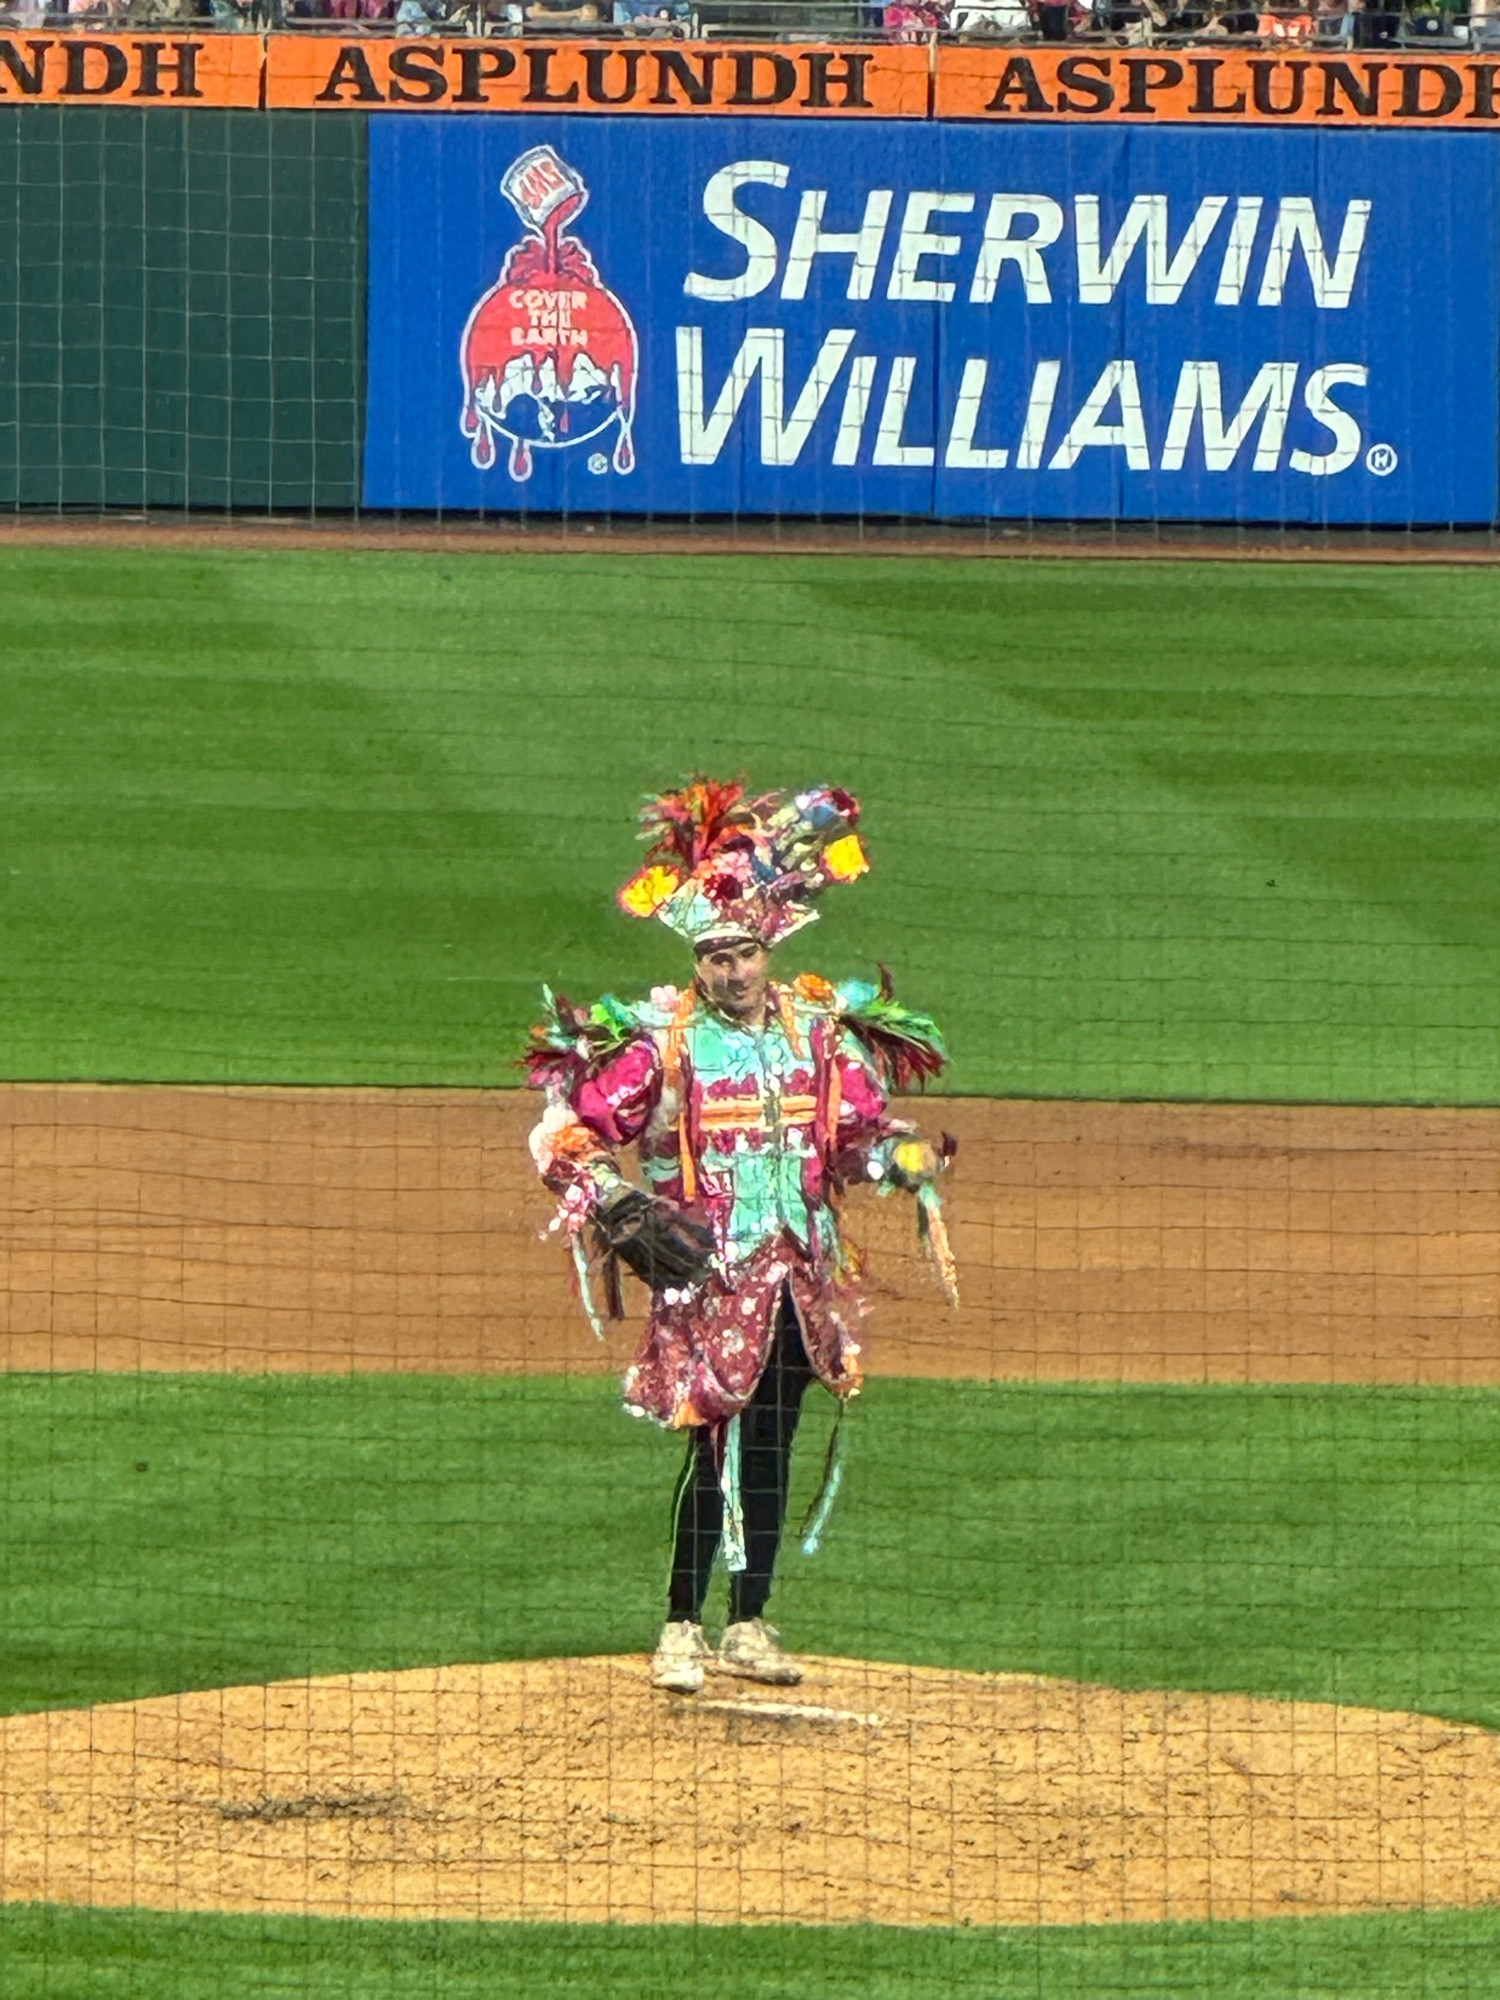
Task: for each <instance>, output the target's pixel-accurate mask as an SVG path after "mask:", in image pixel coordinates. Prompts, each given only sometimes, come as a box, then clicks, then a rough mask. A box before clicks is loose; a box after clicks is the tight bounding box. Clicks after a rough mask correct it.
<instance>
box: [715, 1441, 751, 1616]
mask: <svg viewBox="0 0 1500 2000" xmlns="http://www.w3.org/2000/svg"><path fill="white" fill-rule="evenodd" d="M719 1491H720V1493H721V1494H722V1495H723V1497H724V1528H723V1535H722V1539H721V1542H720V1547H721V1548H722V1549H723V1551H724V1567H725V1569H727V1570H728V1571H729V1573H730V1574H731V1576H738V1575H739V1574H740V1572H741V1571H742V1570H743V1569H744V1568H745V1510H744V1507H743V1505H742V1504H741V1500H740V1420H739V1418H738V1417H737V1416H735V1417H731V1418H730V1419H729V1422H728V1423H727V1424H726V1425H725V1426H724V1456H723V1458H722V1459H721V1460H720V1463H719Z"/></svg>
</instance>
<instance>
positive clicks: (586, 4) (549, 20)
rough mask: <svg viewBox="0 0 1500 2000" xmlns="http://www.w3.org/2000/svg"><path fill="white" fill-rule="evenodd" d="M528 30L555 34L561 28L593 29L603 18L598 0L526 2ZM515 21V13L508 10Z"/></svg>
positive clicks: (534, 0)
mask: <svg viewBox="0 0 1500 2000" xmlns="http://www.w3.org/2000/svg"><path fill="white" fill-rule="evenodd" d="M524 4H525V21H526V25H527V27H528V28H540V29H542V30H543V31H544V32H546V33H548V34H554V33H556V32H557V30H559V29H561V28H592V27H595V26H596V25H597V24H598V22H599V20H600V19H601V18H602V13H603V9H602V8H601V6H600V5H599V4H598V0H524ZM506 11H507V13H510V14H511V16H512V19H514V13H513V11H512V10H511V9H510V8H507V10H506Z"/></svg>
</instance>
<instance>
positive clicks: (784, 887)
mask: <svg viewBox="0 0 1500 2000" xmlns="http://www.w3.org/2000/svg"><path fill="white" fill-rule="evenodd" d="M858 824H859V801H858V799H855V798H852V797H851V796H850V795H849V793H848V792H841V791H838V790H836V789H835V788H834V787H833V786H831V785H819V786H816V787H815V788H814V789H812V790H811V791H806V792H762V793H761V795H760V796H759V797H758V798H749V797H747V796H746V791H745V787H744V785H742V784H739V783H737V782H730V783H728V784H720V783H717V782H716V781H715V780H714V779H712V778H704V777H695V778H692V779H691V780H689V782H688V783H687V784H686V785H684V786H683V788H682V790H681V791H680V792H663V793H662V795H661V797H660V798H656V799H648V800H647V801H646V803H645V805H644V806H642V808H641V838H642V840H645V841H648V842H649V843H650V845H649V847H648V848H647V851H646V862H645V866H644V867H643V868H641V869H640V870H639V872H638V873H637V874H635V875H633V876H632V877H631V878H630V880H629V881H628V882H627V883H626V884H625V886H624V888H623V889H621V890H620V892H619V899H618V900H619V904H620V908H621V909H622V910H624V911H625V912H626V913H627V914H628V915H630V916H632V917H658V918H660V920H661V921H662V923H664V924H666V925H667V926H668V928H669V929H671V930H674V931H676V933H677V935H678V936H679V937H681V938H685V939H686V940H687V942H688V943H689V944H691V945H693V946H694V947H695V948H700V949H701V948H702V947H703V946H704V945H709V944H715V943H720V942H723V941H725V940H727V939H730V938H754V939H755V940H756V941H757V942H758V943H760V944H764V945H773V944H780V943H781V941H782V939H783V938H789V937H790V936H791V935H792V933H793V932H794V931H799V930H801V929H802V927H803V926H804V925H805V924H811V923H815V922H816V921H817V915H818V913H817V911H816V910H815V909H813V907H812V900H813V898H814V897H815V896H817V895H819V894H820V893H821V892H822V891H823V890H824V889H826V888H827V887H828V885H829V883H830V882H853V881H854V880H855V879H856V878H857V877H858V876H860V875H863V874H864V873H865V872H866V871H867V870H868V868H869V865H870V864H869V861H868V859H867V858H866V855H865V850H864V846H863V844H862V842H861V840H860V837H859V835H858V833H857V832H856V831H855V829H856V827H857V826H858Z"/></svg>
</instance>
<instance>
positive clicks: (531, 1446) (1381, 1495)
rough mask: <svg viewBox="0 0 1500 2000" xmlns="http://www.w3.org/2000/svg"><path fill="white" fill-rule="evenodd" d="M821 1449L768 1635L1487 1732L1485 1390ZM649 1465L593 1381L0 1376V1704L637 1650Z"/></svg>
mask: <svg viewBox="0 0 1500 2000" xmlns="http://www.w3.org/2000/svg"><path fill="white" fill-rule="evenodd" d="M829 1407H830V1406H829V1403H828V1400H827V1399H826V1398H823V1397H822V1396H819V1397H818V1398H817V1401H816V1404H815V1405H814V1406H812V1407H811V1408H810V1414H809V1421H808V1424H807V1431H806V1436H805V1437H804V1439H803V1441H802V1442H801V1444H800V1446H799V1460H798V1486H797V1491H796V1493H795V1494H794V1500H793V1508H794V1513H795V1512H796V1510H797V1508H798V1507H800V1506H801V1505H803V1504H805V1502H806V1499H807V1498H808V1495H809V1488H810V1484H811V1481H812V1479H813V1477H814V1475H815V1470H816V1466H817V1462H818V1460H819V1458H820V1456H821V1451H820V1446H821V1441H822V1436H823V1435H824V1434H825V1427H826V1423H827V1417H828V1410H829ZM847 1435H848V1439H849V1447H850V1466H849V1475H848V1480H847V1484H846V1489H845V1496H844V1498H843V1499H842V1500H841V1502H840V1505H839V1509H838V1512H837V1513H836V1515H835V1518H834V1522H833V1526H832V1529H831V1532H830V1535H829V1538H828V1542H827V1546H826V1548H825V1550H824V1552H823V1553H822V1554H821V1555H820V1556H819V1557H818V1558H817V1559H816V1560H815V1561H809V1560H807V1559H805V1558H803V1557H802V1556H801V1555H800V1553H798V1552H797V1551H796V1550H795V1549H793V1550H792V1551H791V1552H790V1553H789V1554H788V1556H787V1559H786V1562H785V1566H784V1573H783V1580H782V1583H781V1586H780V1588H779V1589H778V1593H777V1596H776V1599H775V1603H774V1610H775V1615H776V1617H777V1621H778V1623H780V1624H782V1625H783V1627H784V1629H785V1630H786V1632H787V1634H788V1637H789V1639H790V1640H791V1642H792V1643H793V1644H794V1645H797V1646H800V1647H803V1648H805V1649H807V1650H809V1651H816V1652H820V1653H827V1654H838V1655H844V1656H852V1657H855V1658H875V1659H886V1660H896V1661H906V1662H912V1663H917V1664H931V1665H936V1666H952V1667H961V1668H967V1669H972V1670H980V1671H983V1670H998V1669H1016V1670H1027V1671H1036V1672H1041V1673H1047V1674H1054V1675H1060V1676H1066V1677H1068V1678H1071V1679H1076V1680H1084V1681H1095V1682H1103V1683H1112V1684H1115V1685H1119V1686H1123V1687H1136V1688H1139V1687H1161V1686H1166V1687H1181V1688H1203V1689H1226V1690H1242V1691H1245V1692H1249V1693H1257V1694H1266V1695H1273V1696H1281V1697H1304V1698H1307V1699H1312V1700H1320V1701H1328V1700H1334V1701H1343V1702H1347V1703H1354V1704H1358V1705H1362V1706H1368V1707H1374V1708H1387V1709H1395V1708H1401V1709H1420V1710H1428V1711H1432V1712H1435V1713H1441V1714H1448V1715H1452V1716H1455V1717H1460V1718H1463V1719H1466V1720H1471V1721H1476V1722H1481V1723H1485V1724H1489V1725H1491V1726H1495V1725H1500V1395H1496V1394H1494V1393H1491V1392H1484V1391H1449V1390H1398V1389H1327V1388H1305V1387H1297V1388H1291V1387H1276V1388H1253V1389H1229V1388H1214V1389H1190V1388H1180V1387H1169V1388H1154V1387H1133V1388H1117V1389H1115V1388H1109V1389H1105V1388H1078V1387H1048V1386H1043V1387H1034V1386H1007V1385H999V1386H981V1385H978V1384H957V1383H951V1384H950V1383H942V1382H911V1381H896V1380H886V1381H877V1382H875V1383H874V1384H873V1385H872V1386H871V1387H870V1389H869V1391H868V1392H867V1394H866V1396H865V1397H864V1398H863V1399H862V1400H861V1403H860V1405H859V1406H858V1407H857V1409H856V1410H855V1412H854V1415H853V1418H852V1420H851V1422H850V1424H849V1426H848V1429H847ZM681 1449H682V1447H681V1444H680V1441H678V1440H675V1439H672V1438H667V1437H663V1436H661V1435H660V1434H658V1433H655V1432H653V1431H651V1430H649V1429H647V1428H646V1427H644V1426H642V1425H637V1424H632V1423H630V1422H629V1421H628V1420H627V1419H626V1418H624V1417H623V1416H622V1415H621V1414H620V1413H619V1410H618V1406H617V1403H616V1401H615V1393H614V1388H613V1385H612V1384H610V1383H609V1382H607V1381H600V1380H591V1381H576V1380H568V1379H566V1378H562V1377H553V1378H549V1379H536V1378H531V1379H528V1378H524V1377H523V1378H515V1377H501V1378H488V1379H483V1380H473V1379H464V1378H458V1379H455V1378H437V1377H431V1376H397V1377H391V1376H363V1377H352V1378H349V1379H343V1380H340V1379H330V1378H326V1377H323V1378H307V1377H257V1378H242V1377H233V1376H218V1377H215V1376H192V1377H188V1376H138V1377H130V1376H109V1375H93V1376H90V1375H58V1376H9V1377H6V1378H3V1379H0V1464H3V1468H4V1517H3V1518H4V1538H3V1558H0V1589H3V1602H4V1605H5V1617H4V1620H3V1623H0V1706H3V1707H4V1708H5V1709H8V1710H19V1709H28V1708H38V1707H49V1706H61V1705H71V1704H78V1703H88V1702H100V1701H115V1700H123V1699H127V1698H131V1697H136V1696H142V1695H150V1694H159V1693H165V1692H170V1691H172V1690H176V1689H183V1688H194V1687H198V1688H201V1687H214V1686H224V1685H230V1684H237V1683H254V1682H262V1681H271V1680H278V1679H284V1678H289V1677H293V1676H297V1675H303V1674H320V1673H342V1672H349V1671H358V1670H361V1669H376V1668H399V1667H407V1666H419V1665H423V1664H436V1663H440V1662H445V1661H461V1660H484V1659H506V1658H522V1657H534V1656H542V1655H551V1654H559V1655H560V1654H576V1653H599V1652H625V1651H637V1650H641V1649H643V1648H645V1647H646V1646H647V1645H648V1643H649V1642H650V1640H651V1639H652V1637H653V1635H654V1631H655V1628H656V1624H657V1622H658V1620H659V1618H660V1616H661V1609H660V1607H661V1598H662V1590H663V1584H664V1578H665V1567H666V1543H665V1528H666V1514H667V1507H668V1498H669V1493H670V1490H671V1486H672V1481H673V1476H674V1474H675V1471H676V1467H677V1464H678V1460H679V1455H680V1452H681Z"/></svg>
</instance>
